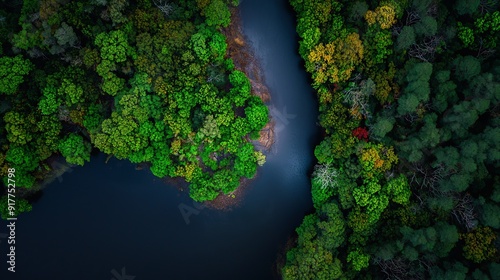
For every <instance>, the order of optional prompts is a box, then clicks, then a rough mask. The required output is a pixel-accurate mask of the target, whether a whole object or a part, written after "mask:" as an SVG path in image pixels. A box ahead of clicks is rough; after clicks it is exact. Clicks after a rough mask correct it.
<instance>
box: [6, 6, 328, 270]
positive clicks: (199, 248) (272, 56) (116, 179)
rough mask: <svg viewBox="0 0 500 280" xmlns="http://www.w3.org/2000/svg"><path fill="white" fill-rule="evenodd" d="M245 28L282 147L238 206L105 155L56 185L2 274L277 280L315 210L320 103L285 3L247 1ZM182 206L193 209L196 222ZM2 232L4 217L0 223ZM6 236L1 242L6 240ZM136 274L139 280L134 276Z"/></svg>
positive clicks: (20, 228)
mask: <svg viewBox="0 0 500 280" xmlns="http://www.w3.org/2000/svg"><path fill="white" fill-rule="evenodd" d="M240 8H241V18H242V22H243V31H244V33H245V35H246V36H247V39H248V42H250V43H251V44H252V45H253V47H254V49H255V51H256V54H257V56H258V57H259V59H261V61H262V71H263V75H264V77H265V80H266V83H267V85H268V87H269V89H270V92H271V96H272V110H271V113H272V114H273V116H274V119H275V120H276V133H277V135H276V143H275V145H274V146H273V150H272V151H271V152H270V154H269V155H268V157H267V163H266V164H265V165H264V166H263V167H261V168H259V170H258V175H257V178H256V179H255V180H253V181H252V182H251V183H250V185H249V186H248V187H247V188H248V189H247V190H246V192H245V198H244V199H243V201H242V203H241V205H240V206H239V207H237V208H235V209H234V210H232V211H217V210H211V209H208V208H205V209H196V208H195V207H194V206H193V204H192V201H191V200H190V198H189V197H188V195H187V193H186V192H180V191H179V190H177V189H176V188H175V187H173V186H169V185H167V184H166V183H164V181H162V180H160V179H158V178H155V177H154V176H153V175H152V174H151V173H150V172H149V171H146V170H140V171H138V170H135V166H134V165H133V164H131V163H129V162H127V161H119V160H116V159H114V158H113V159H111V160H109V162H108V163H105V160H106V157H105V156H104V155H103V154H100V155H96V156H93V158H92V160H91V162H90V163H88V164H86V165H85V166H84V167H75V168H72V169H71V170H70V172H67V173H65V174H64V175H63V176H61V177H59V178H58V180H55V181H54V182H53V183H51V184H50V185H49V186H48V187H47V188H45V189H44V191H43V194H42V195H41V197H40V198H39V199H38V200H37V202H36V203H35V204H34V205H33V211H32V212H30V213H27V214H23V215H21V216H20V217H19V220H18V221H17V224H16V273H15V274H12V273H9V272H7V270H6V269H7V265H6V262H5V258H6V256H5V255H6V252H7V249H8V248H7V242H6V239H0V241H1V243H0V252H1V257H0V260H2V261H1V263H0V279H5V280H8V279H22V280H38V279H51V280H59V279H61V280H62V279H73V280H79V279H85V280H88V279H115V280H132V279H135V280H153V279H162V280H163V279H174V280H177V279H209V280H210V279H218V280H225V279H239V280H245V279H249V280H250V279H251V280H255V279H261V280H265V279H278V278H279V276H278V275H277V273H276V258H277V256H278V254H279V253H282V252H283V249H284V247H285V244H286V241H287V239H288V237H289V236H291V234H292V233H293V231H294V229H295V228H296V227H297V226H298V225H299V224H300V223H301V221H302V218H303V217H304V215H305V214H307V213H309V212H310V211H312V202H311V195H310V182H309V178H308V174H309V173H310V171H311V168H312V165H313V164H314V155H313V150H314V146H315V145H316V144H317V141H318V136H319V135H318V133H319V129H318V127H317V126H316V120H317V103H316V101H315V98H314V95H313V91H312V89H311V87H310V86H309V81H308V78H307V74H306V73H305V71H304V69H303V66H302V62H301V59H300V57H299V55H298V53H297V49H298V43H297V35H296V33H295V18H294V16H293V12H292V11H291V9H290V8H289V6H288V3H287V1H286V0H275V1H270V0H267V1H266V0H254V1H251V0H244V1H242V3H241V5H240ZM179 208H182V209H184V210H188V211H193V212H194V214H192V215H191V216H189V217H188V218H187V219H185V218H184V217H183V215H182V214H181V212H180V210H179ZM0 225H1V227H0V234H2V233H3V234H5V232H6V231H7V230H6V227H5V225H6V222H5V221H1V222H0ZM0 237H2V236H1V235H0ZM127 276H135V278H132V277H127Z"/></svg>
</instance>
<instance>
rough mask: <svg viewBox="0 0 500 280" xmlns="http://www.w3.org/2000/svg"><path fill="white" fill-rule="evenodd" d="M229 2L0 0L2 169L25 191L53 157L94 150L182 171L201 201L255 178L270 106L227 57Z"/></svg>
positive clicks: (21, 205) (74, 157)
mask: <svg viewBox="0 0 500 280" xmlns="http://www.w3.org/2000/svg"><path fill="white" fill-rule="evenodd" d="M237 4H238V1H226V0H213V1H212V0H211V1H208V0H196V1H195V0H190V1H163V0H153V1H150V0H137V1H127V0H78V1H68V0H26V1H10V0H0V102H1V106H0V114H1V118H0V176H1V177H2V179H5V180H6V178H7V176H6V174H7V170H8V168H15V170H16V173H15V175H16V178H15V179H16V185H17V187H18V193H22V191H23V190H29V189H30V188H33V186H34V185H35V184H36V182H37V180H41V179H43V178H44V177H45V176H46V175H47V174H48V173H50V172H51V168H50V166H49V165H48V164H47V162H48V161H49V160H50V159H51V158H53V157H55V156H57V155H62V156H63V157H64V158H65V159H66V161H67V162H68V163H70V164H75V165H84V163H85V162H88V161H89V160H90V158H91V157H90V155H91V150H92V149H97V150H99V151H102V152H104V153H106V154H108V155H111V156H114V157H116V158H118V159H128V160H130V161H131V162H133V163H149V164H150V170H151V172H152V173H153V174H154V175H156V176H158V177H165V176H169V177H182V178H184V179H185V180H186V181H187V182H189V183H190V186H189V194H190V196H191V197H192V198H193V199H194V200H196V201H199V202H201V201H206V200H212V199H214V198H215V197H217V196H218V195H219V194H220V193H226V194H227V193H230V192H232V191H233V190H235V189H236V188H237V187H238V185H239V183H240V179H241V178H243V177H246V178H251V177H253V176H254V174H255V172H256V168H257V166H258V165H262V164H264V162H265V156H264V155H263V154H262V153H261V152H260V151H257V150H256V149H255V148H254V145H253V144H252V143H251V142H250V140H252V139H257V138H259V131H260V130H261V128H263V127H264V126H265V125H266V123H268V109H267V107H266V106H265V105H264V103H263V101H262V100H261V99H260V98H259V97H257V96H254V95H252V94H251V84H250V81H249V79H248V78H247V77H246V75H245V74H244V73H243V72H242V71H238V70H236V69H235V66H234V65H235V63H234V62H233V60H232V59H231V58H230V57H228V56H227V52H226V51H227V47H228V45H227V42H226V37H225V36H224V34H223V33H222V32H221V31H222V29H223V28H225V27H227V26H228V25H229V24H230V22H231V14H230V10H229V9H230V7H232V6H236V5H237ZM4 183H6V182H4ZM6 204H7V197H6V196H4V197H3V198H2V199H1V200H0V207H1V209H2V211H1V212H2V216H3V217H6V216H7V215H6V211H7V210H6V208H7V207H6ZM17 206H18V207H17V209H16V210H17V213H20V212H23V211H29V210H30V209H31V206H30V205H29V204H28V203H26V201H25V200H22V199H19V200H18V202H17Z"/></svg>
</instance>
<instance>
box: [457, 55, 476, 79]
mask: <svg viewBox="0 0 500 280" xmlns="http://www.w3.org/2000/svg"><path fill="white" fill-rule="evenodd" d="M453 65H454V66H455V77H456V78H457V80H458V81H472V78H473V77H475V76H476V75H478V74H479V73H480V72H481V64H480V63H479V60H477V58H475V57H472V56H470V55H468V56H459V57H457V58H456V59H455V60H454V61H453Z"/></svg>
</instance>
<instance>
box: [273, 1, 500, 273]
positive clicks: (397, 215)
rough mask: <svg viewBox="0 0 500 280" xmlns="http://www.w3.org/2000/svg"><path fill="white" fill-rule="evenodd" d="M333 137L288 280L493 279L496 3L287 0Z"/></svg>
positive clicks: (499, 265)
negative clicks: (295, 18)
mask: <svg viewBox="0 0 500 280" xmlns="http://www.w3.org/2000/svg"><path fill="white" fill-rule="evenodd" d="M290 3H291V5H292V7H293V9H294V10H295V12H296V14H297V32H298V34H299V36H300V48H299V53H300V54H301V56H302V58H303V60H304V62H305V68H306V70H307V71H308V72H309V73H310V75H311V83H312V86H313V87H314V89H315V90H316V93H317V96H318V100H319V110H320V117H319V118H320V119H319V121H320V124H321V126H322V127H323V128H324V131H325V137H324V139H323V140H322V141H321V143H320V144H319V145H318V146H317V147H316V149H315V155H316V158H317V160H318V163H317V165H316V167H315V169H314V173H313V176H312V190H311V191H312V198H313V202H314V207H315V213H313V214H310V215H308V216H306V217H305V218H304V220H303V223H302V224H301V225H300V227H298V228H297V230H296V232H297V235H298V236H297V238H296V242H295V245H294V248H292V249H290V250H289V251H288V252H287V258H286V264H285V265H284V267H283V268H282V274H283V278H284V279H329V280H330V279H498V276H499V275H500V253H499V250H500V240H499V238H498V237H499V232H500V177H499V176H500V174H499V170H500V162H499V159H500V126H499V124H500V107H499V100H500V56H499V50H500V44H499V42H500V11H499V3H498V1H496V0H472V1H471V0H453V1H440V0H402V1H396V0H383V1H336V0H332V1H322V0H290Z"/></svg>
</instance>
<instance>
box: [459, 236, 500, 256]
mask: <svg viewBox="0 0 500 280" xmlns="http://www.w3.org/2000/svg"><path fill="white" fill-rule="evenodd" d="M496 238H497V237H496V234H495V233H494V232H493V230H491V228H489V227H479V228H477V229H475V230H474V231H472V232H468V233H465V234H461V235H460V239H461V240H463V241H464V242H465V245H464V247H463V254H464V257H465V258H466V259H468V260H471V261H473V262H475V263H480V262H483V261H486V260H489V259H492V258H493V257H494V256H495V254H496V252H497V249H496V248H495V247H494V246H493V243H494V241H495V239H496Z"/></svg>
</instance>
